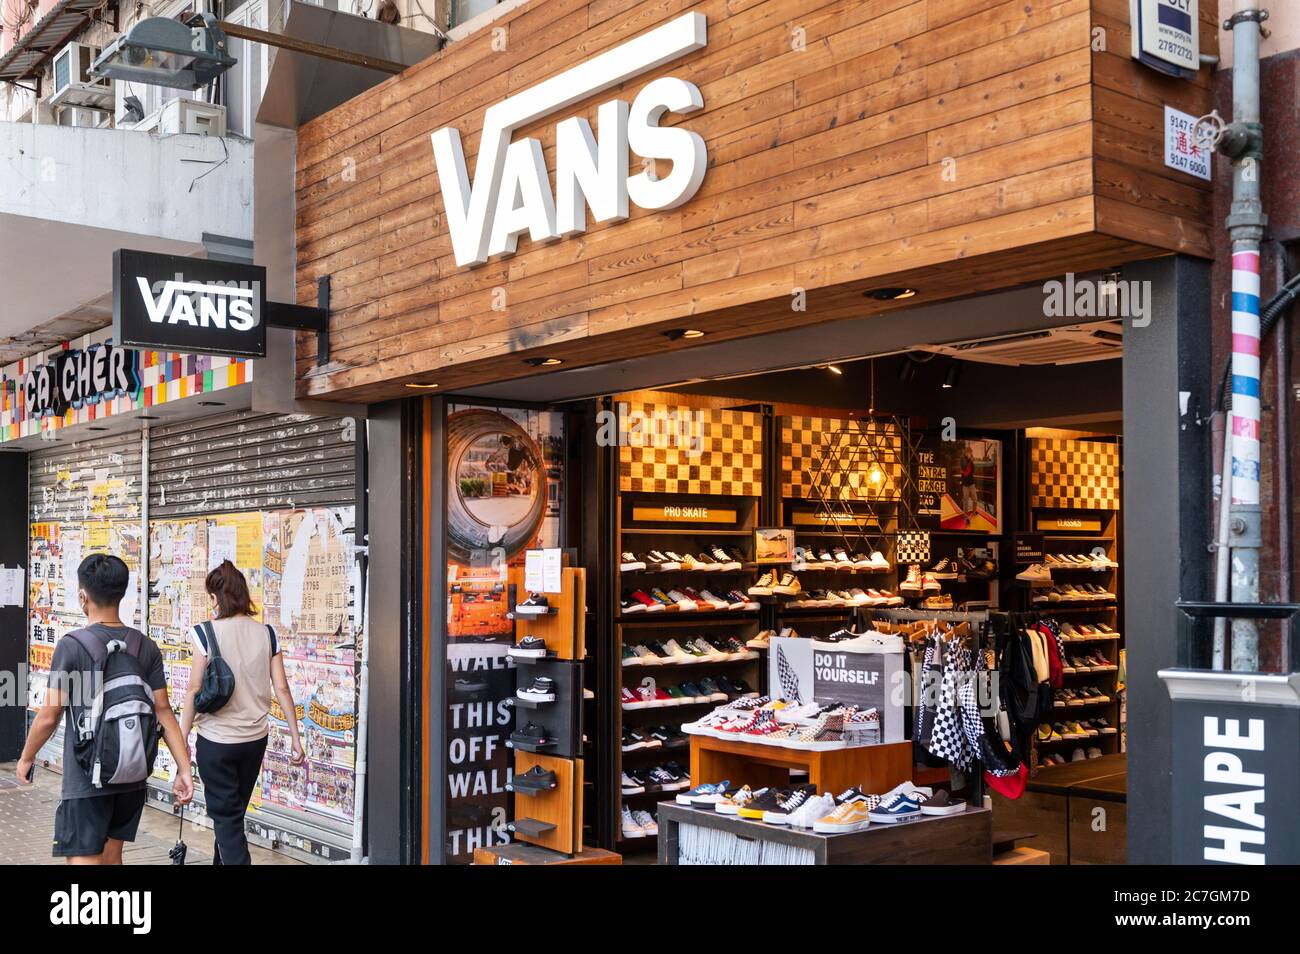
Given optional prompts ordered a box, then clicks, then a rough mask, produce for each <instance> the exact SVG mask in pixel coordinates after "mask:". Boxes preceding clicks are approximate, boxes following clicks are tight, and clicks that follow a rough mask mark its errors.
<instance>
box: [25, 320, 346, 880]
mask: <svg viewBox="0 0 1300 954" xmlns="http://www.w3.org/2000/svg"><path fill="white" fill-rule="evenodd" d="M111 342H112V336H111V330H109V329H105V330H104V331H102V332H96V333H94V334H90V335H86V336H83V337H81V338H78V339H74V340H72V341H69V342H67V343H66V345H65V346H64V347H61V348H56V349H52V350H50V351H46V352H43V353H40V354H37V355H34V356H32V357H29V358H26V359H24V360H22V361H19V362H16V363H15V364H12V365H9V366H7V367H5V368H4V369H3V372H2V376H3V381H4V390H3V408H2V409H0V459H2V460H3V462H4V466H5V482H4V486H5V489H6V493H5V495H4V501H3V504H2V506H3V507H4V508H5V509H4V518H3V521H2V522H3V526H4V546H5V553H6V556H5V562H6V563H7V564H8V565H9V566H11V567H12V566H15V565H17V566H26V567H27V568H28V572H27V580H28V587H27V592H26V593H25V594H22V593H18V594H11V595H13V596H16V599H15V600H14V602H16V606H14V605H13V604H12V603H8V601H7V606H8V608H6V609H4V610H3V612H4V613H6V614H7V618H6V641H5V644H4V651H5V654H6V657H7V658H8V657H11V656H12V658H13V659H14V664H15V666H16V665H17V664H18V663H19V662H25V663H26V664H27V669H26V672H27V693H28V699H27V701H28V710H29V711H30V712H32V713H34V712H35V710H36V709H37V708H39V706H40V705H41V703H42V701H43V698H44V693H45V688H46V685H47V683H48V676H49V667H50V662H51V659H52V656H53V652H54V644H55V642H56V641H57V640H58V639H59V638H60V637H61V636H63V634H65V633H67V632H69V631H70V630H72V629H75V628H77V627H78V626H79V625H81V615H80V608H79V605H78V600H77V578H76V571H77V566H78V565H79V564H80V562H81V560H82V558H83V557H84V556H86V555H89V554H90V553H93V552H108V553H113V554H115V555H117V556H119V557H121V558H122V559H123V560H125V561H126V563H127V566H128V567H129V568H130V570H131V586H130V588H129V589H128V591H127V595H126V598H125V600H124V602H123V604H122V618H123V619H124V620H126V621H128V622H129V623H130V624H131V625H135V626H138V627H139V628H140V629H142V630H144V631H145V632H147V633H148V634H149V636H150V637H152V638H153V639H154V640H156V641H157V642H158V644H159V648H160V649H161V651H162V656H163V660H164V665H165V668H166V672H167V682H168V687H169V689H170V692H171V698H172V702H173V705H174V706H175V707H176V708H177V710H178V712H179V709H180V706H181V704H182V702H183V699H184V695H185V690H186V687H187V686H188V675H189V669H190V658H191V646H190V637H189V632H190V628H191V626H192V625H194V624H195V623H197V622H199V621H201V620H203V619H206V618H207V595H206V593H205V591H204V588H203V581H204V577H205V576H206V575H207V572H208V570H209V569H210V568H212V567H214V566H216V565H217V564H219V563H220V562H221V561H222V560H224V559H230V560H231V561H232V562H234V563H235V565H236V566H238V567H239V568H240V569H241V570H242V571H243V572H244V574H245V575H246V576H247V578H248V581H249V585H250V589H251V591H252V596H253V601H254V604H255V606H256V608H257V610H258V618H259V619H261V620H262V621H263V622H266V623H268V624H270V625H272V626H274V627H275V629H276V631H277V634H278V635H279V639H280V644H281V646H282V647H284V650H285V670H286V673H287V675H288V678H289V683H290V686H291V688H292V691H293V695H294V698H295V699H296V700H297V701H298V703H299V705H300V710H299V712H298V713H296V716H297V718H298V719H299V720H300V725H301V726H302V728H303V729H304V730H305V731H304V736H303V738H304V740H305V743H306V744H307V746H308V760H307V762H306V763H305V764H304V765H303V766H301V767H297V766H293V765H290V763H289V759H288V754H287V753H288V747H289V743H288V739H289V736H288V733H287V730H286V726H287V722H286V716H285V714H284V713H282V712H280V711H279V710H278V708H277V709H276V710H273V712H272V726H271V733H270V743H269V746H268V751H267V755H266V760H265V763H264V764H263V768H262V775H261V778H260V781H259V784H258V788H257V790H256V791H255V793H254V795H253V804H252V808H251V809H250V812H249V817H248V830H249V832H250V833H251V834H252V835H254V836H256V838H257V839H260V841H259V843H261V844H264V845H271V846H279V847H285V846H288V847H291V848H293V849H295V850H299V851H305V852H307V853H310V854H313V855H315V856H317V857H319V858H325V859H338V858H346V857H348V855H349V853H350V851H351V847H352V842H353V823H354V820H355V811H354V773H355V761H356V728H357V725H356V724H357V718H356V713H357V673H356V659H357V644H358V639H357V636H358V632H359V625H360V610H361V602H360V601H361V570H362V569H363V567H362V566H360V565H359V564H358V561H357V556H356V550H355V548H354V546H353V544H354V538H355V534H356V532H357V530H356V519H357V494H358V487H359V486H361V484H360V483H359V477H358V475H359V474H363V473H364V471H363V469H361V468H362V467H363V464H364V456H363V455H364V434H363V435H362V436H361V438H360V439H358V435H357V431H358V427H357V422H356V421H355V420H354V419H352V418H350V417H347V418H335V417H330V416H308V415H305V414H289V415H286V414H275V413H266V412H260V411H256V410H254V409H253V404H254V399H253V387H254V377H255V375H256V372H257V369H258V367H259V366H258V364H257V362H255V361H253V360H249V359H242V358H234V357H221V356H210V355H196V354H180V353H175V352H167V351H154V350H137V349H131V348H123V347H120V346H117V345H115V344H113V343H111ZM362 423H364V422H362ZM10 554H12V556H11V555H10ZM24 596H25V598H26V609H25V613H24V610H23V606H24V602H23V598H24ZM24 615H25V619H24V618H23V616H24ZM10 637H12V638H10ZM6 668H8V663H6ZM25 728H26V727H25V725H23V724H21V723H18V724H15V725H13V726H6V733H8V731H9V730H10V729H12V730H13V731H14V733H15V742H16V743H18V744H20V743H21V740H22V737H23V734H24V731H25ZM8 744H9V741H8V739H6V746H7V745H8ZM62 746H63V726H62V723H60V726H59V729H58V731H57V732H56V734H55V736H54V737H53V738H52V739H51V740H50V742H49V743H47V745H46V746H45V748H44V749H43V750H42V751H41V754H40V758H41V761H42V762H43V763H44V764H45V765H47V766H49V767H52V768H55V769H58V768H59V765H60V761H61V758H62V751H63V748H62ZM15 751H17V750H16V749H15ZM174 769H175V766H174V763H173V762H172V760H171V757H170V754H169V753H168V752H167V751H166V749H165V748H163V749H162V750H160V752H159V756H158V761H157V764H156V766H155V770H154V784H153V785H152V786H151V790H150V791H151V799H153V800H155V801H156V802H157V803H159V804H161V805H163V806H167V805H168V804H169V803H170V801H171V798H172V796H171V778H172V774H173V772H174ZM195 784H196V788H197V793H196V797H195V801H194V803H193V805H192V807H191V808H190V809H188V810H187V816H188V818H189V819H191V820H201V819H202V818H203V816H204V809H203V802H204V796H203V787H202V785H200V784H199V781H198V779H197V777H196V779H195Z"/></svg>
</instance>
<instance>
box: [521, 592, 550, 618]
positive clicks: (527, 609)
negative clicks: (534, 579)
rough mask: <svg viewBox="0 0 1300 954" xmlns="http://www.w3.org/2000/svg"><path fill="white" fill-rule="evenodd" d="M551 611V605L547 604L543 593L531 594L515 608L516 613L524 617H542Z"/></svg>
mask: <svg viewBox="0 0 1300 954" xmlns="http://www.w3.org/2000/svg"><path fill="white" fill-rule="evenodd" d="M550 611H551V604H549V603H548V602H546V597H545V596H543V595H542V594H541V593H529V594H528V599H526V600H524V601H523V602H522V603H520V604H519V605H517V606H516V607H515V612H516V613H522V614H523V615H524V616H542V615H544V614H546V613H549V612H550Z"/></svg>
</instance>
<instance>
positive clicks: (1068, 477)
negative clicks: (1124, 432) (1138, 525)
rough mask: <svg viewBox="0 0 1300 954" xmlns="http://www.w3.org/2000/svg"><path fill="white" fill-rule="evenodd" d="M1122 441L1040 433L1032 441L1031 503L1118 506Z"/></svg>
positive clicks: (1096, 507)
mask: <svg viewBox="0 0 1300 954" xmlns="http://www.w3.org/2000/svg"><path fill="white" fill-rule="evenodd" d="M1119 503H1120V461H1119V445H1118V444H1111V443H1105V442H1102V441H1076V440H1066V439H1062V438H1047V437H1036V438H1032V439H1031V440H1030V441H1029V505H1030V506H1031V507H1057V508H1062V509H1072V510H1118V509H1119Z"/></svg>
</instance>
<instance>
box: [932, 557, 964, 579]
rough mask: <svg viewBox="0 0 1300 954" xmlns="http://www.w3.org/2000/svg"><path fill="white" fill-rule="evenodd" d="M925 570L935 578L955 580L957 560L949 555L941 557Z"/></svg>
mask: <svg viewBox="0 0 1300 954" xmlns="http://www.w3.org/2000/svg"><path fill="white" fill-rule="evenodd" d="M925 572H926V573H927V574H929V575H930V576H932V577H933V578H934V579H936V580H955V579H957V562H956V561H955V560H953V559H951V558H950V557H942V558H941V559H939V560H937V561H936V562H935V563H934V565H933V566H931V567H930V569H928V570H926V571H925Z"/></svg>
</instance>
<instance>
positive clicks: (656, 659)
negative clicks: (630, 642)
mask: <svg viewBox="0 0 1300 954" xmlns="http://www.w3.org/2000/svg"><path fill="white" fill-rule="evenodd" d="M632 651H633V652H634V653H636V654H637V656H638V657H639V658H640V660H641V665H642V666H661V665H663V657H662V656H660V655H659V654H658V653H656V652H655V651H654V650H652V649H651V648H650V647H649V646H647V645H645V644H644V643H637V644H636V645H635V646H633V647H632Z"/></svg>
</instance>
